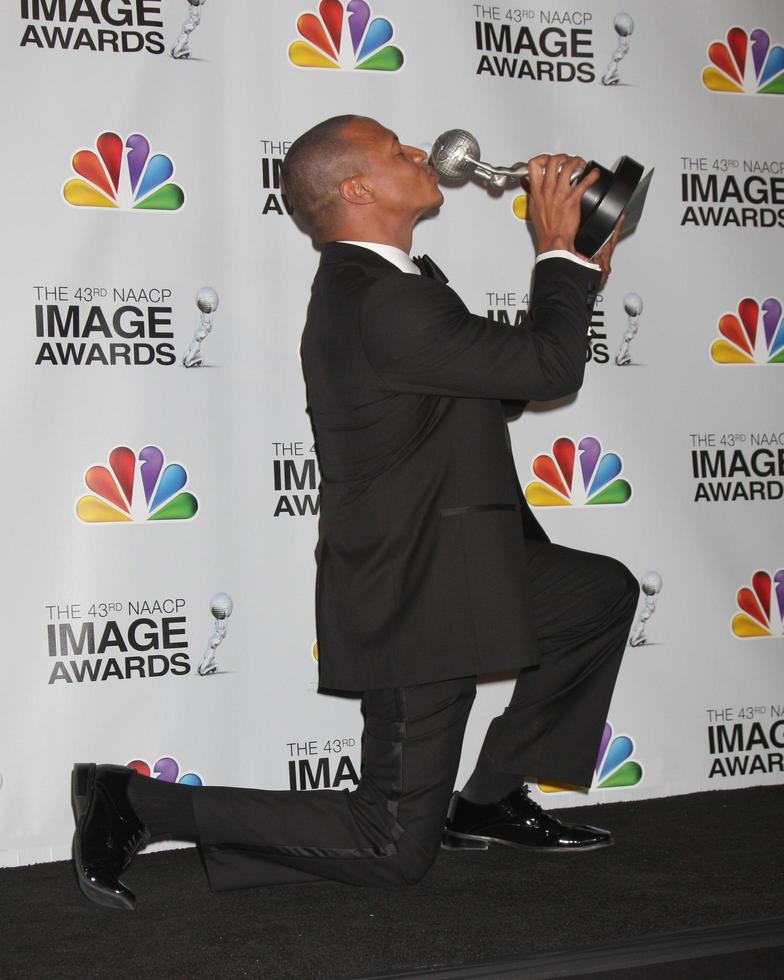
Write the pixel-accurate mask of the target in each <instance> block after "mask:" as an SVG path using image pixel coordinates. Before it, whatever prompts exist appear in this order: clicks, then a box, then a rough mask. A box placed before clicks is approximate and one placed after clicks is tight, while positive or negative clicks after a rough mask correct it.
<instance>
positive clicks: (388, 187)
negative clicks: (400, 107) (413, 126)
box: [347, 118, 444, 219]
mask: <svg viewBox="0 0 784 980" xmlns="http://www.w3.org/2000/svg"><path fill="white" fill-rule="evenodd" d="M347 135H348V136H349V138H350V139H351V140H352V141H356V142H357V144H358V145H360V146H361V147H362V151H363V155H364V166H363V169H362V171H361V173H360V174H359V176H360V177H361V179H362V180H363V182H364V183H366V184H367V185H369V186H370V187H372V189H373V194H374V198H375V204H376V206H377V207H380V208H381V209H382V211H383V212H385V213H388V214H389V215H390V217H392V216H393V215H398V216H400V217H401V218H406V217H411V218H413V219H416V218H419V217H421V215H423V214H425V213H427V212H428V211H432V210H433V208H437V207H440V205H442V204H443V203H444V196H443V194H442V193H441V191H440V189H439V187H438V174H437V173H436V171H435V170H434V169H433V168H432V167H431V166H429V164H428V163H427V153H426V152H425V151H424V150H418V149H417V148H416V147H414V146H406V145H405V144H402V143H400V141H399V140H398V138H397V136H396V135H395V134H394V133H393V132H392V131H391V130H389V129H386V128H385V127H384V126H382V125H380V124H379V123H377V122H376V121H375V120H373V119H364V118H363V119H357V120H355V121H354V122H353V123H351V125H350V129H349V131H348V132H347Z"/></svg>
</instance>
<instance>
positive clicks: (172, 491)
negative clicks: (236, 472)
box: [76, 446, 199, 524]
mask: <svg viewBox="0 0 784 980" xmlns="http://www.w3.org/2000/svg"><path fill="white" fill-rule="evenodd" d="M108 462H109V465H108V466H103V465H96V466H91V467H90V468H89V469H88V470H87V472H86V473H85V474H84V483H85V486H86V487H87V489H88V490H91V491H92V493H88V494H85V495H84V496H82V497H80V498H79V499H78V500H77V501H76V516H77V517H78V518H79V520H80V521H84V523H85V524H114V523H138V522H142V521H189V520H190V519H191V518H192V517H194V516H195V514H196V511H197V510H198V509H199V502H198V500H197V499H196V498H195V497H194V495H193V494H192V493H190V492H189V491H186V490H184V487H185V486H186V484H187V482H188V471H187V470H186V469H185V467H184V466H183V465H182V464H181V463H166V462H165V457H164V455H163V452H162V451H161V450H160V449H159V448H158V446H145V447H144V449H142V450H140V451H139V453H134V451H133V450H132V449H129V448H128V447H127V446H116V447H115V448H114V449H112V451H111V452H110V453H109V458H108Z"/></svg>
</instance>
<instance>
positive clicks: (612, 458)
mask: <svg viewBox="0 0 784 980" xmlns="http://www.w3.org/2000/svg"><path fill="white" fill-rule="evenodd" d="M578 457H579V458H578ZM531 469H532V470H533V473H534V476H538V477H539V480H533V481H532V482H531V483H529V484H528V486H527V487H526V488H525V499H526V500H527V501H528V503H529V504H531V505H532V506H534V507H584V506H589V505H593V504H625V503H626V502H627V501H628V500H629V499H630V498H631V495H632V488H631V486H630V484H629V482H628V481H627V480H624V479H620V474H621V471H622V470H623V460H622V459H621V457H620V456H619V455H618V453H616V452H609V453H604V452H602V444H601V443H600V442H599V440H598V439H596V438H595V437H594V436H585V437H584V438H583V439H581V440H580V442H579V443H578V444H577V445H576V446H575V443H574V441H573V440H572V439H568V438H566V437H562V438H560V439H556V440H555V442H554V443H553V449H552V455H549V454H547V453H542V454H541V455H539V456H537V457H536V459H535V460H534V461H533V463H532V464H531Z"/></svg>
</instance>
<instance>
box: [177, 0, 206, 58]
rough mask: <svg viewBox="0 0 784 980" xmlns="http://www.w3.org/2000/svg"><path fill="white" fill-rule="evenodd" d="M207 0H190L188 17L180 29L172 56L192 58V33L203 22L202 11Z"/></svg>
mask: <svg viewBox="0 0 784 980" xmlns="http://www.w3.org/2000/svg"><path fill="white" fill-rule="evenodd" d="M206 3H207V0H188V7H189V11H188V17H187V19H186V21H185V23H184V24H183V25H182V28H181V29H180V34H179V37H178V38H177V40H176V41H175V42H174V47H173V48H172V49H171V56H172V58H177V59H178V60H179V59H181V58H190V56H191V49H190V46H189V45H188V41H189V39H190V36H191V34H193V32H194V31H195V30H196V28H197V27H198V26H199V24H200V23H201V12H202V8H203V7H204V5H205V4H206Z"/></svg>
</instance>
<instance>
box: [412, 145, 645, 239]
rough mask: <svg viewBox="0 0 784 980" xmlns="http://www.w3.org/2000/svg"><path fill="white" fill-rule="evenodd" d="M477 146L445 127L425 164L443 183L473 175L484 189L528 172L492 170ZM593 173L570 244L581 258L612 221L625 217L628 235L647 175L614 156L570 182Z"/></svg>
mask: <svg viewBox="0 0 784 980" xmlns="http://www.w3.org/2000/svg"><path fill="white" fill-rule="evenodd" d="M480 156H481V150H480V149H479V143H478V142H477V140H476V138H475V137H474V136H472V135H471V133H468V132H466V130H464V129H448V130H447V131H446V132H445V133H441V135H440V136H439V137H438V139H436V140H435V142H434V143H433V149H432V150H431V152H430V163H431V165H432V166H433V168H434V169H435V170H436V171H437V172H438V173H439V174H440V175H441V176H442V177H445V178H446V179H447V180H450V181H466V180H469V179H470V178H472V177H478V178H479V179H480V180H481V181H482V182H483V183H485V184H486V185H487V186H489V187H491V188H493V189H495V190H499V191H503V190H505V189H506V187H508V186H510V185H513V184H515V183H518V182H519V180H520V178H521V177H525V176H527V174H528V164H527V163H513V164H512V165H511V167H496V166H494V165H493V164H491V163H486V162H485V161H484V160H481V159H480ZM594 170H598V172H599V179H598V180H596V181H595V182H594V183H593V184H591V185H590V186H589V187H588V188H587V189H586V190H585V192H584V193H583V195H582V198H581V199H580V227H579V228H578V230H577V234H576V235H575V238H574V245H575V248H576V249H577V251H578V252H581V253H582V254H583V255H588V256H590V255H595V254H596V252H598V251H599V249H600V248H601V247H602V245H603V244H604V243H605V242H606V241H607V239H608V238H609V237H610V235H611V234H612V232H613V229H614V228H615V226H616V224H617V223H618V219H619V218H620V217H621V215H622V214H625V221H624V225H623V230H622V234H624V235H628V234H629V233H630V232H631V231H632V230H633V229H634V228H635V227H636V225H637V222H638V221H639V220H640V216H641V215H642V209H643V205H644V203H645V196H646V194H647V193H648V185H649V184H650V181H651V177H652V175H653V171H652V170H651V171H650V172H649V173H648V174H647V175H646V176H645V177H644V178H643V168H642V164H639V163H637V161H636V160H632V158H631V157H627V156H623V157H620V158H619V160H618V162H617V163H616V164H615V169H614V170H609V169H608V168H607V167H603V166H602V165H601V164H599V163H596V161H595V160H590V161H589V162H588V163H587V164H586V165H585V169H584V170H578V171H576V172H575V173H574V174H573V176H572V178H571V179H572V183H578V182H579V181H580V180H582V179H583V178H584V177H587V176H588V174H589V173H592V172H593V171H594Z"/></svg>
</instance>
